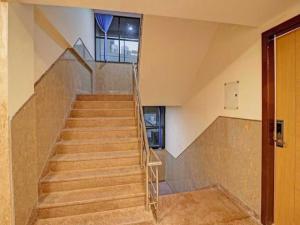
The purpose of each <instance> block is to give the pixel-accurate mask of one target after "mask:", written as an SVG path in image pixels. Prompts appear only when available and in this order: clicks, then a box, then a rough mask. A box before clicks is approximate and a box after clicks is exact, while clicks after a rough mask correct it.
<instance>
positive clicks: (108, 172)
mask: <svg viewBox="0 0 300 225" xmlns="http://www.w3.org/2000/svg"><path fill="white" fill-rule="evenodd" d="M142 173H143V170H142V169H141V167H140V166H139V165H138V166H123V167H113V168H101V169H90V170H73V171H67V172H50V173H49V174H48V175H46V176H45V177H44V178H42V179H41V182H42V183H47V182H61V181H74V180H82V179H90V178H99V177H113V176H126V175H135V174H142Z"/></svg>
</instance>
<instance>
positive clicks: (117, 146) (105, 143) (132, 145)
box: [56, 137, 139, 154]
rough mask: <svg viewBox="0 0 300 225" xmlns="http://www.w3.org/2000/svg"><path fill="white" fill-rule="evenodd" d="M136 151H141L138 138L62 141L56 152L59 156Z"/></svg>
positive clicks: (58, 144)
mask: <svg viewBox="0 0 300 225" xmlns="http://www.w3.org/2000/svg"><path fill="white" fill-rule="evenodd" d="M134 149H139V140H138V138H136V137H135V138H101V139H100V138H99V139H97V140H95V139H90V140H69V141H60V142H58V143H57V144H56V152H57V153H59V154H67V153H88V152H108V151H128V150H134Z"/></svg>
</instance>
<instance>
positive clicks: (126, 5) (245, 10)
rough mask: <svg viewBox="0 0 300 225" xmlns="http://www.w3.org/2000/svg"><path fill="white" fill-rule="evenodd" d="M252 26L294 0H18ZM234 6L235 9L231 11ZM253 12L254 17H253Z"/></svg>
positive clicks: (294, 1)
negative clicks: (224, 0)
mask: <svg viewBox="0 0 300 225" xmlns="http://www.w3.org/2000/svg"><path fill="white" fill-rule="evenodd" d="M19 1H21V2H29V3H37V4H50V5H51V4H52V5H62V6H77V7H83V8H92V9H102V10H112V11H117V12H118V11H119V12H133V13H141V14H146V15H157V16H169V17H179V18H185V19H195V20H205V21H216V22H222V23H231V24H243V25H250V26H256V25H258V24H261V23H263V22H265V21H266V20H267V19H268V18H270V17H272V16H274V15H275V14H276V13H279V12H280V11H281V10H284V9H286V8H287V7H288V6H290V5H292V4H294V3H296V2H297V1H298V0H264V1H261V0H252V1H240V0H227V1H226V2H223V1H222V2H220V0H210V1H207V0H164V1H161V0H143V1H140V0H114V1H106V0H97V1H95V0H84V1H83V0H63V1H62V0H19ZM233 9H235V10H233ZM253 15H255V16H253Z"/></svg>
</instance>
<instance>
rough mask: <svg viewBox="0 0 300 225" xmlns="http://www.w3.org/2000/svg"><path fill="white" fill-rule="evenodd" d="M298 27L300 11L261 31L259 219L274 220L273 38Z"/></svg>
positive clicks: (269, 224)
mask: <svg viewBox="0 0 300 225" xmlns="http://www.w3.org/2000/svg"><path fill="white" fill-rule="evenodd" d="M298 27H300V14H298V15H297V16H295V17H293V18H291V19H289V20H288V21H286V22H283V23H281V24H279V25H277V26H275V27H273V28H271V29H270V30H267V31H265V32H264V33H262V178H261V179H262V180H261V181H262V190H261V222H262V223H263V224H264V225H272V224H273V222H274V188H275V187H274V184H275V183H274V178H275V172H274V169H275V153H274V150H275V145H274V140H273V135H274V128H275V124H274V121H275V69H274V67H275V64H274V63H275V58H274V57H275V56H274V38H275V37H276V36H279V35H282V34H284V33H287V32H289V31H291V30H294V29H296V28H298Z"/></svg>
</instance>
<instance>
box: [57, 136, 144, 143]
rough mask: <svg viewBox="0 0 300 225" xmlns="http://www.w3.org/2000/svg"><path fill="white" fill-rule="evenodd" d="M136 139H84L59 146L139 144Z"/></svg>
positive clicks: (64, 141)
mask: <svg viewBox="0 0 300 225" xmlns="http://www.w3.org/2000/svg"><path fill="white" fill-rule="evenodd" d="M138 140H139V139H138V138H137V137H136V138H101V139H99V138H98V139H82V140H61V141H59V142H57V144H63V145H97V144H99V145H101V144H113V143H128V142H137V141H138Z"/></svg>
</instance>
